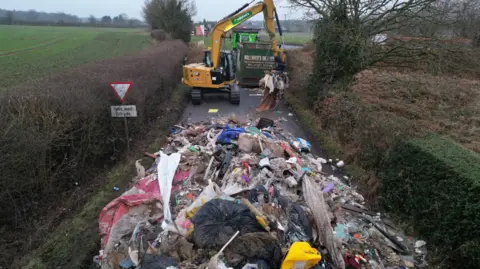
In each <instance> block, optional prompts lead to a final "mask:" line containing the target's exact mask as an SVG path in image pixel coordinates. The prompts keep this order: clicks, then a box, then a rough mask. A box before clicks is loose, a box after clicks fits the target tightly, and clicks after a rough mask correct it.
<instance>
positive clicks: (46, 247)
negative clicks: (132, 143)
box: [13, 85, 188, 269]
mask: <svg viewBox="0 0 480 269" xmlns="http://www.w3.org/2000/svg"><path fill="white" fill-rule="evenodd" d="M187 96H188V94H187V89H186V88H185V87H184V86H181V85H178V86H177V90H176V91H174V92H173V94H172V95H171V96H170V98H169V101H168V102H167V103H168V104H170V107H171V109H170V111H169V113H166V116H165V117H163V118H162V119H160V120H158V122H157V123H155V124H152V125H151V126H155V128H152V129H151V130H150V132H149V134H148V135H147V137H148V138H147V141H145V142H144V143H143V144H140V145H137V146H136V147H135V148H134V150H133V151H132V152H133V154H132V156H134V157H132V156H130V157H127V158H126V159H125V160H124V161H123V162H120V163H119V164H118V165H116V166H115V168H113V169H112V170H111V171H110V172H109V173H108V174H105V175H102V176H100V177H99V178H98V180H99V181H102V180H103V181H104V182H105V184H104V186H103V187H102V188H101V189H100V190H98V192H97V193H96V194H95V195H93V196H92V198H91V199H90V200H89V201H88V202H87V203H86V204H85V205H84V206H83V208H82V209H80V210H79V213H78V214H76V215H75V216H74V217H72V218H70V219H66V220H64V221H63V222H62V223H61V224H60V225H59V226H58V228H57V229H56V230H55V231H54V232H53V233H52V234H50V235H46V236H47V238H46V240H45V242H44V243H43V244H42V245H41V246H40V247H39V248H37V249H36V250H34V251H33V252H31V253H30V254H28V255H26V256H25V257H23V258H22V259H21V260H20V261H18V262H17V263H15V264H14V266H13V267H14V268H22V269H51V268H85V267H86V266H85V265H86V264H87V263H89V261H91V258H92V257H93V255H94V254H95V253H96V251H97V250H98V249H99V242H100V236H99V234H98V222H97V218H98V214H99V212H100V210H101V209H102V208H103V207H104V206H105V205H106V204H108V203H109V202H110V201H111V200H113V199H114V198H115V197H117V196H118V195H120V194H121V193H122V192H121V191H120V192H114V191H113V187H118V188H120V190H125V188H126V187H127V186H128V183H129V182H130V181H131V180H132V178H133V177H135V175H136V170H135V165H134V163H135V160H137V159H140V158H141V156H143V155H141V152H143V151H145V150H147V151H148V150H150V151H153V150H158V149H159V148H160V147H161V145H162V144H163V143H164V142H165V138H166V135H167V134H168V127H170V126H172V125H173V124H175V123H176V122H177V121H178V119H179V117H180V116H181V114H182V112H183V109H184V107H185V106H186V104H187V102H186V100H187Z"/></svg>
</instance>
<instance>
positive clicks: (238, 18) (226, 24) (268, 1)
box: [210, 0, 281, 68]
mask: <svg viewBox="0 0 480 269" xmlns="http://www.w3.org/2000/svg"><path fill="white" fill-rule="evenodd" d="M240 10H241V11H239V12H234V13H232V14H230V15H229V16H227V17H225V18H223V19H222V20H220V21H219V22H218V23H217V24H216V25H215V26H214V27H213V30H212V31H211V38H212V46H211V50H210V56H211V60H212V65H213V67H214V68H219V67H220V54H221V48H222V41H223V40H222V37H223V35H224V34H225V33H226V32H228V31H229V30H231V29H232V28H233V27H235V26H237V25H239V24H240V23H242V22H244V21H246V20H248V19H250V18H251V17H253V16H255V15H257V14H258V13H260V12H263V17H264V20H265V28H266V30H267V32H268V35H269V37H270V41H271V44H272V51H273V54H274V55H275V56H277V55H278V53H279V50H278V48H277V40H276V39H275V15H276V14H275V5H274V3H273V0H263V1H262V2H258V3H256V4H255V5H253V6H251V7H249V8H247V9H245V10H243V8H241V9H240ZM279 31H281V29H280V27H279Z"/></svg>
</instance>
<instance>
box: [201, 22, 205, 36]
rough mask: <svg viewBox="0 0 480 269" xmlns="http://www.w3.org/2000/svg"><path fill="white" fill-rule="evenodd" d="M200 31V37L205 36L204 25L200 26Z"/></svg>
mask: <svg viewBox="0 0 480 269" xmlns="http://www.w3.org/2000/svg"><path fill="white" fill-rule="evenodd" d="M200 29H201V30H202V35H205V25H203V24H201V25H200Z"/></svg>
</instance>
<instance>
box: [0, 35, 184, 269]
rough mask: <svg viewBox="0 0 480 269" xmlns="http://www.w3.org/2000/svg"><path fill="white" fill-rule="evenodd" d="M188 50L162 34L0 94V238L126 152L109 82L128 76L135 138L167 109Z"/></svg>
mask: <svg viewBox="0 0 480 269" xmlns="http://www.w3.org/2000/svg"><path fill="white" fill-rule="evenodd" d="M187 50H188V48H187V46H186V45H185V44H184V43H183V42H181V41H165V42H162V43H161V44H160V45H158V46H156V47H154V48H152V49H149V50H145V51H141V52H137V53H135V55H130V56H123V57H118V58H114V59H109V60H103V61H98V62H96V63H92V64H86V65H83V66H80V67H78V68H74V69H71V70H68V71H65V72H63V73H60V74H57V75H53V76H51V77H47V78H43V79H38V80H36V81H34V82H33V83H29V84H25V85H19V86H17V87H14V88H11V89H9V90H8V91H6V92H2V93H1V94H0V102H1V103H2V106H0V170H1V171H2V173H1V175H0V207H1V209H2V210H1V211H0V217H1V219H2V220H1V225H2V226H3V227H4V228H6V229H5V230H3V233H2V239H3V240H5V241H6V242H14V241H17V240H20V239H19V238H18V233H13V231H17V232H18V231H20V232H22V233H23V234H29V233H33V232H34V231H37V232H38V230H39V229H41V228H44V227H43V226H42V225H44V224H45V223H47V224H48V225H51V221H52V220H51V219H48V218H47V216H46V215H47V214H51V213H53V212H54V211H55V209H56V208H57V207H61V206H65V205H60V204H58V203H59V202H60V201H62V200H64V199H66V198H67V197H68V195H69V194H71V191H72V190H73V189H75V186H77V185H78V186H79V188H87V186H88V185H89V183H90V182H91V179H92V178H93V175H95V173H97V170H98V169H102V170H103V169H104V168H105V167H108V166H110V165H113V164H114V163H115V160H117V159H119V157H121V155H122V153H124V151H125V148H126V146H125V145H126V143H125V142H126V141H125V139H124V137H125V136H124V127H123V120H122V119H116V118H112V117H111V115H110V106H111V105H118V104H119V101H118V99H117V98H116V96H115V95H114V93H113V91H112V90H111V89H110V88H109V83H110V82H112V81H122V80H127V81H132V82H133V83H134V86H133V88H132V90H131V93H130V95H128V97H127V99H126V102H125V104H135V105H136V106H137V110H138V118H135V119H129V131H130V138H131V140H132V141H136V140H138V139H140V138H142V135H143V134H144V133H145V131H146V130H147V129H149V128H150V127H151V126H150V124H151V123H152V122H153V121H155V120H157V119H158V118H161V117H162V116H163V115H164V114H167V113H169V112H170V111H169V109H170V108H169V106H168V105H167V104H165V103H164V101H165V100H167V98H165V97H166V96H169V95H170V94H171V93H172V90H173V89H174V86H176V84H177V83H178V81H179V79H180V76H181V63H182V60H183V58H184V56H185V54H186V53H187ZM68 209H69V208H68ZM52 211H53V212H52ZM55 217H58V216H55ZM49 222H50V223H49ZM48 225H47V226H48ZM6 231H10V232H8V233H6ZM10 237H12V238H10ZM30 237H32V236H31V234H30ZM9 239H10V240H9ZM30 240H32V238H30ZM8 248H11V246H10V247H8ZM3 265H4V264H3V263H2V261H1V260H0V267H1V266H3ZM7 265H8V264H7ZM7 267H8V266H7Z"/></svg>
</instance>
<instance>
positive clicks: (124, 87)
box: [110, 81, 132, 103]
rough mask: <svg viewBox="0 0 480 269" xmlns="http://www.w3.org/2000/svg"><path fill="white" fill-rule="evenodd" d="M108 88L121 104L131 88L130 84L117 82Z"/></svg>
mask: <svg viewBox="0 0 480 269" xmlns="http://www.w3.org/2000/svg"><path fill="white" fill-rule="evenodd" d="M110 88H112V90H113V92H114V93H115V94H116V95H117V96H118V98H120V102H122V103H123V101H124V100H125V98H126V97H127V94H128V92H129V91H130V89H131V88H132V82H129V81H117V82H112V83H110Z"/></svg>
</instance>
